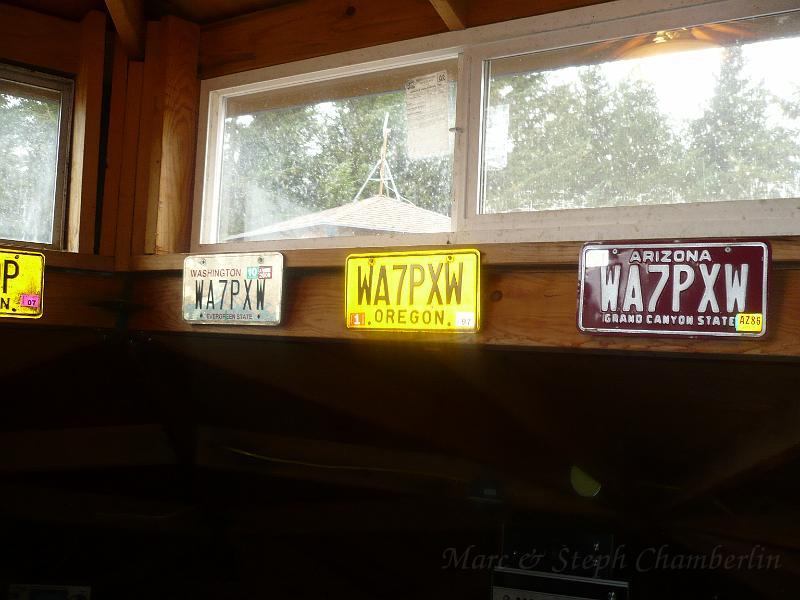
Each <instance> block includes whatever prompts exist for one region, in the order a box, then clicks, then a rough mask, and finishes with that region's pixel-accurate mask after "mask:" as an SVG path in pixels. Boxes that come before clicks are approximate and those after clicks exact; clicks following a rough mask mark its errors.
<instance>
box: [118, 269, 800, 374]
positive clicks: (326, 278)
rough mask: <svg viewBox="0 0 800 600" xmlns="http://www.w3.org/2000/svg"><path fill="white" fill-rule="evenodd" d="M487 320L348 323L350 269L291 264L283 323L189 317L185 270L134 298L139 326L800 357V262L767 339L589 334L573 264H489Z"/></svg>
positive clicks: (787, 280) (788, 273)
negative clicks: (217, 322) (204, 321)
mask: <svg viewBox="0 0 800 600" xmlns="http://www.w3.org/2000/svg"><path fill="white" fill-rule="evenodd" d="M481 279H482V281H481V285H482V287H483V308H482V311H483V318H482V321H483V326H482V330H481V331H480V332H478V333H477V334H413V333H408V334H405V335H402V336H399V335H392V334H386V333H380V332H365V331H355V330H351V329H347V328H346V327H345V319H344V293H343V289H344V273H343V270H342V269H341V268H339V269H330V270H316V271H309V272H302V271H301V270H296V271H290V272H289V274H288V275H287V284H286V285H287V286H288V287H289V289H291V300H290V301H287V302H285V303H284V307H283V308H284V323H283V325H281V326H280V327H269V328H267V327H235V326H219V327H217V326H196V325H195V326H193V325H190V324H188V323H186V322H184V321H183V319H182V317H181V307H180V304H181V297H182V295H181V289H182V287H181V286H182V279H181V274H180V273H178V272H174V271H170V272H162V273H157V274H150V275H149V276H147V277H142V278H140V279H137V283H136V286H135V289H134V291H133V296H134V301H135V302H137V303H139V304H142V305H146V306H147V307H148V308H147V309H146V310H142V311H141V312H139V313H137V314H135V315H133V317H132V319H131V327H132V328H133V329H140V330H147V331H179V332H196V333H199V332H202V333H204V334H212V335H217V334H223V335H231V334H236V335H256V336H265V337H270V336H273V337H286V338H316V339H340V340H351V341H368V340H369V341H392V342H394V343H409V342H414V343H420V342H423V343H429V344H477V345H490V346H491V345H499V346H520V347H531V348H561V349H573V350H577V349H580V350H616V351H633V352H674V353H685V354H692V355H697V354H707V355H731V356H736V357H743V356H750V357H756V356H762V357H769V356H772V357H794V358H798V357H800V268H780V269H778V268H776V269H774V270H773V273H772V283H771V298H772V299H773V301H772V304H771V306H770V324H769V329H770V332H769V333H768V334H767V336H766V337H765V338H761V339H738V340H737V339H724V340H717V339H684V338H674V339H662V337H663V336H662V337H659V338H634V337H625V336H616V337H607V336H591V335H585V334H581V333H580V332H579V331H578V328H577V327H576V325H575V311H576V290H577V276H576V271H575V269H573V268H571V267H570V268H567V269H561V268H547V269H542V268H536V267H529V268H527V269H526V268H515V269H502V268H492V269H489V268H487V269H484V271H483V273H482V276H481Z"/></svg>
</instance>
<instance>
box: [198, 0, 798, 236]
mask: <svg viewBox="0 0 800 600" xmlns="http://www.w3.org/2000/svg"><path fill="white" fill-rule="evenodd" d="M797 10H798V7H797V5H796V2H795V1H793V0H762V1H760V2H758V3H757V5H755V6H754V3H752V2H749V1H747V0H710V1H703V2H699V3H698V2H693V1H691V0H662V2H660V3H659V6H657V7H654V6H652V5H650V6H649V7H645V6H644V5H643V3H641V2H639V1H637V0H618V1H616V2H608V3H604V4H600V5H594V6H589V7H584V8H577V9H572V10H568V11H562V12H559V13H550V14H546V15H540V16H535V17H529V18H525V19H518V20H515V21H508V22H504V23H498V24H492V25H486V26H482V27H475V28H471V29H467V30H462V31H454V32H448V33H443V34H438V35H434V36H428V37H425V38H418V39H414V40H408V41H404V42H396V43H392V44H385V45H381V46H374V47H371V48H366V49H361V50H354V51H349V52H343V53H339V54H334V55H329V56H324V57H320V58H313V59H307V60H303V61H298V62H294V63H287V64H283V65H277V66H273V67H266V68H263V69H256V70H253V71H247V72H244V73H237V74H234V75H226V76H222V77H216V78H213V79H207V80H204V81H203V82H202V83H201V106H200V109H201V111H200V115H201V116H200V122H199V128H198V129H199V131H198V154H197V167H196V171H197V172H196V179H195V202H194V215H193V228H192V242H191V250H192V251H193V252H200V251H212V252H220V251H222V252H225V251H248V250H257V249H258V250H280V249H299V248H347V247H354V246H355V247H382V246H419V245H432V246H435V245H445V244H481V243H503V242H508V243H515V242H566V241H582V240H602V239H606V240H607V239H631V238H637V239H646V238H681V237H722V236H728V237H731V236H736V237H740V236H745V235H747V236H783V235H798V234H800V219H799V218H798V215H800V198H781V199H764V200H726V201H717V202H697V203H687V204H670V205H648V206H629V207H607V208H575V209H562V210H548V211H536V212H513V213H497V214H480V213H479V211H478V208H479V202H480V188H481V178H482V173H483V169H482V164H481V154H482V151H481V145H482V139H481V136H482V129H483V127H482V119H483V115H484V112H485V103H486V97H485V94H484V90H485V89H486V83H487V65H488V61H489V60H492V59H496V58H505V57H509V56H516V55H520V54H528V53H532V52H538V51H547V50H556V49H562V48H569V47H573V46H582V45H586V44H591V43H595V42H602V41H607V40H615V39H619V38H623V37H629V36H636V35H642V34H648V33H652V32H654V31H656V30H662V29H678V28H681V27H691V26H699V25H705V24H709V23H719V22H725V21H732V20H737V19H746V18H751V17H759V16H768V15H774V14H779V13H784V12H794V11H797ZM654 19H656V21H654ZM654 22H655V23H656V24H655V25H654ZM454 55H457V56H458V60H459V63H458V73H459V75H458V89H457V96H456V125H455V130H456V136H455V149H454V157H453V186H452V188H453V199H452V202H453V203H452V212H451V217H452V229H453V231H452V232H451V233H436V234H414V233H409V234H387V235H364V236H354V237H350V236H347V237H327V238H305V239H289V240H275V241H257V242H256V241H251V242H217V243H207V242H205V241H204V240H207V239H209V236H208V233H209V231H211V230H212V229H210V228H211V226H212V225H213V224H214V222H213V221H211V222H209V221H208V220H204V219H203V211H204V209H205V206H206V202H207V201H208V200H207V198H208V194H209V193H211V194H213V193H215V191H216V190H218V189H219V188H218V185H219V179H218V177H219V171H220V170H221V169H220V166H221V135H220V133H221V130H222V124H223V122H224V100H225V98H226V97H230V96H232V95H241V94H248V93H252V92H255V91H264V90H268V89H277V88H280V87H287V86H291V85H298V84H306V83H313V82H315V81H324V80H329V79H334V78H337V77H345V76H350V75H355V74H359V73H369V72H376V71H381V70H385V69H391V68H393V67H402V66H409V65H413V64H424V63H426V62H433V61H435V60H441V59H443V58H448V57H452V56H454ZM742 223H746V227H745V230H743V228H742Z"/></svg>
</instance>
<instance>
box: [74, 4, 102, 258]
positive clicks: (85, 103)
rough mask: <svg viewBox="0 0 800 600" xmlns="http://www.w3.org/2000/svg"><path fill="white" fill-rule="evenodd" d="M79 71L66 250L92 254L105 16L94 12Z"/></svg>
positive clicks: (84, 28) (87, 20)
mask: <svg viewBox="0 0 800 600" xmlns="http://www.w3.org/2000/svg"><path fill="white" fill-rule="evenodd" d="M80 27H81V38H80V68H79V69H78V74H77V76H76V78H75V101H74V110H73V125H72V161H71V173H70V187H69V202H68V215H67V231H66V244H65V245H66V248H67V250H69V251H70V252H81V253H84V254H92V253H93V252H94V239H95V211H96V209H97V176H98V166H99V162H100V116H101V112H102V104H103V71H104V66H105V62H104V61H105V35H106V16H105V14H103V13H101V12H99V11H96V10H93V11H90V12H89V13H87V14H86V16H85V17H84V18H83V21H81V25H80Z"/></svg>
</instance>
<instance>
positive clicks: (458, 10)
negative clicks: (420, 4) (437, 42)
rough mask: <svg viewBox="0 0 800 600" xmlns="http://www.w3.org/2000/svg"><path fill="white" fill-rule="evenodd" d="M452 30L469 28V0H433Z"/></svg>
mask: <svg viewBox="0 0 800 600" xmlns="http://www.w3.org/2000/svg"><path fill="white" fill-rule="evenodd" d="M431 4H432V5H433V8H435V9H436V12H437V13H439V16H440V17H441V18H442V21H444V24H445V25H447V28H448V29H449V30H450V31H456V30H458V29H466V28H467V0H431Z"/></svg>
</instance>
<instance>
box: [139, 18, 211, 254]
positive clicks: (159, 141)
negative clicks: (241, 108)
mask: <svg viewBox="0 0 800 600" xmlns="http://www.w3.org/2000/svg"><path fill="white" fill-rule="evenodd" d="M199 35H200V30H199V28H198V27H197V26H196V25H193V24H191V23H188V22H186V21H183V20H181V19H178V18H176V17H164V19H162V21H161V22H159V23H153V22H151V23H148V25H147V50H146V56H145V64H144V83H143V89H142V105H141V115H140V124H141V125H140V129H139V156H138V160H137V170H136V199H135V207H134V219H133V243H132V252H133V253H134V254H154V253H156V252H180V251H185V250H187V249H188V245H189V236H190V227H191V214H190V213H191V192H192V183H193V178H194V154H195V151H196V146H195V140H196V135H197V112H198V106H199V101H200V99H199V81H198V79H197V57H198V44H199Z"/></svg>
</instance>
